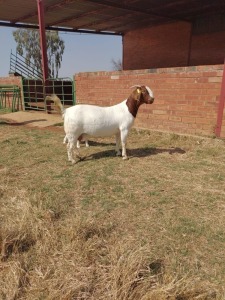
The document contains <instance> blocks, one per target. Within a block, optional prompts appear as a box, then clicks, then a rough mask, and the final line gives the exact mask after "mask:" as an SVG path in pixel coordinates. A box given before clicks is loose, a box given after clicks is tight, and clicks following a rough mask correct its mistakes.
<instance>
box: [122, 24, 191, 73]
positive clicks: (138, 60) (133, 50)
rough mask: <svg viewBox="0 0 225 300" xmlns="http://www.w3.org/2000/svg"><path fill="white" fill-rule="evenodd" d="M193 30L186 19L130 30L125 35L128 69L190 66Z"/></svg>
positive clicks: (124, 63) (124, 54)
mask: <svg viewBox="0 0 225 300" xmlns="http://www.w3.org/2000/svg"><path fill="white" fill-rule="evenodd" d="M190 32H191V26H190V24H189V23H184V22H178V23H173V24H166V25H161V26H155V27H151V28H144V29H143V28H142V29H138V30H134V31H130V32H128V33H127V34H125V36H124V38H123V68H124V70H135V69H147V68H161V67H172V66H186V65H187V62H188V61H187V60H188V49H189V42H190Z"/></svg>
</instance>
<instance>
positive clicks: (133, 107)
mask: <svg viewBox="0 0 225 300" xmlns="http://www.w3.org/2000/svg"><path fill="white" fill-rule="evenodd" d="M126 105H127V107H128V110H129V112H130V113H131V114H132V116H133V117H134V118H136V115H137V112H138V108H139V106H140V105H141V103H140V102H139V101H137V99H135V98H134V95H133V94H131V95H130V96H129V97H128V98H127V102H126Z"/></svg>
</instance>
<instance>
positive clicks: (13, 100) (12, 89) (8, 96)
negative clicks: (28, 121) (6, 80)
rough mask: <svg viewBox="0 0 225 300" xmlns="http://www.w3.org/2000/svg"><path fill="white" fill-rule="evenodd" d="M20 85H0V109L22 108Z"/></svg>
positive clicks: (13, 109) (14, 109)
mask: <svg viewBox="0 0 225 300" xmlns="http://www.w3.org/2000/svg"><path fill="white" fill-rule="evenodd" d="M21 104H22V103H21V94H20V87H19V86H17V85H0V109H10V110H11V111H13V112H14V111H17V110H19V109H21Z"/></svg>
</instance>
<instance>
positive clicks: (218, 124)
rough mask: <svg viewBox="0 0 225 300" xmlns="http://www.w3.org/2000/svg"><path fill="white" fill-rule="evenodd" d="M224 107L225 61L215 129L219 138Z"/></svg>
mask: <svg viewBox="0 0 225 300" xmlns="http://www.w3.org/2000/svg"><path fill="white" fill-rule="evenodd" d="M224 105H225V60H224V66H223V77H222V83H221V91H220V99H219V105H218V113H217V122H216V128H215V134H216V136H217V137H220V135H221V128H222V124H223V112H224Z"/></svg>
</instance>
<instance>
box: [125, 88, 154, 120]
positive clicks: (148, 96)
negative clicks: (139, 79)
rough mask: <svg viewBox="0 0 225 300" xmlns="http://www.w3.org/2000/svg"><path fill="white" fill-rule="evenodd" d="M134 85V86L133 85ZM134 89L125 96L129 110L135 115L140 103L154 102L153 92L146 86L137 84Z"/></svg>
mask: <svg viewBox="0 0 225 300" xmlns="http://www.w3.org/2000/svg"><path fill="white" fill-rule="evenodd" d="M133 87H134V86H133ZM135 87H136V88H135V90H134V91H133V92H132V94H131V95H130V96H129V97H128V98H127V102H126V104H127V107H128V110H129V112H130V113H131V114H132V115H133V116H134V117H136V115H137V112H138V108H139V107H140V105H141V104H143V103H146V104H152V103H153V102H154V96H153V92H152V91H151V89H150V88H149V87H148V86H144V85H137V86H135Z"/></svg>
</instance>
